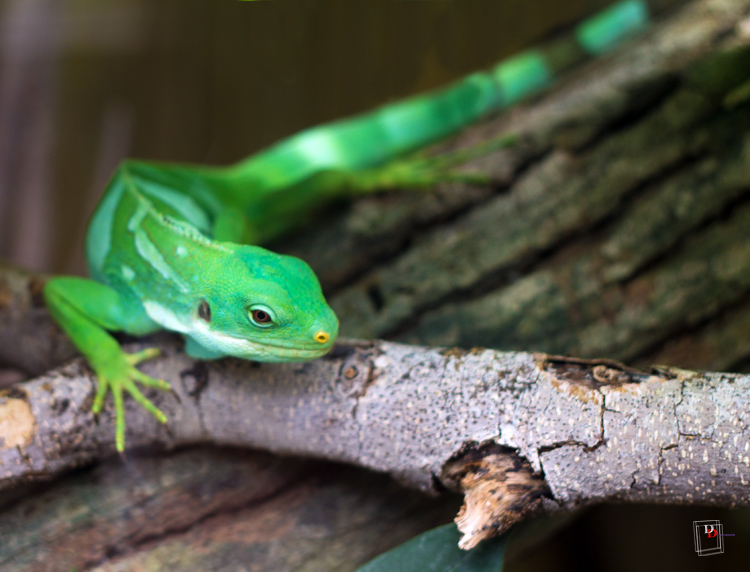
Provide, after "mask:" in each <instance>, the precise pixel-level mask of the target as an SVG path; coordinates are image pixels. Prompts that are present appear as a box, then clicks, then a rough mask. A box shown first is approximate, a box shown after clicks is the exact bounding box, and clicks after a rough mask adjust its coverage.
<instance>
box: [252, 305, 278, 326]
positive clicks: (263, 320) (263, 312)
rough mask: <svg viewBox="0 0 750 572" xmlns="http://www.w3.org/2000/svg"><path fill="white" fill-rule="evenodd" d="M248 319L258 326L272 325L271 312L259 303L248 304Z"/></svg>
mask: <svg viewBox="0 0 750 572" xmlns="http://www.w3.org/2000/svg"><path fill="white" fill-rule="evenodd" d="M250 321H251V322H252V323H253V324H255V325H256V326H258V327H259V328H268V327H270V326H273V321H274V320H273V312H272V311H271V309H270V308H268V307H266V306H262V305H260V304H257V305H255V306H250Z"/></svg>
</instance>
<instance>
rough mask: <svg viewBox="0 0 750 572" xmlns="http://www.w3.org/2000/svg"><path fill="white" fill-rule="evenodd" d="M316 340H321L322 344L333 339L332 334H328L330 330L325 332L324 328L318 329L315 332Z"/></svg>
mask: <svg viewBox="0 0 750 572" xmlns="http://www.w3.org/2000/svg"><path fill="white" fill-rule="evenodd" d="M314 337H315V341H316V342H320V343H321V344H324V343H326V342H327V341H328V340H330V339H331V336H330V335H329V334H328V332H324V331H323V330H318V331H317V332H316V333H315V336H314Z"/></svg>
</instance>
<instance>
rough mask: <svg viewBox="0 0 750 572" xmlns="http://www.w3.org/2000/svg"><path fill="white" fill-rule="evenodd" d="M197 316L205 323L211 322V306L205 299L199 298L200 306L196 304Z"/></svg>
mask: <svg viewBox="0 0 750 572" xmlns="http://www.w3.org/2000/svg"><path fill="white" fill-rule="evenodd" d="M198 317H199V318H200V319H201V320H203V321H204V322H206V323H207V324H210V323H211V306H209V305H208V302H206V301H205V300H201V303H200V306H198Z"/></svg>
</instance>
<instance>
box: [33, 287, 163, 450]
mask: <svg viewBox="0 0 750 572" xmlns="http://www.w3.org/2000/svg"><path fill="white" fill-rule="evenodd" d="M44 298H45V300H46V302H47V307H48V308H49V311H50V314H52V316H53V317H54V318H55V320H57V322H58V324H60V326H61V327H62V328H63V330H65V332H66V333H67V334H68V336H70V338H71V339H72V340H73V343H75V345H76V347H77V348H78V349H79V350H80V351H81V353H82V354H83V355H84V356H85V357H86V359H87V360H88V362H89V364H90V365H91V367H92V368H93V369H94V371H95V372H96V376H97V392H96V397H95V398H94V403H93V405H92V407H91V410H92V412H93V413H95V414H97V413H99V412H100V411H101V410H102V408H103V406H104V398H105V397H106V395H107V393H108V392H109V391H111V392H112V398H113V401H114V405H115V447H116V448H117V451H119V452H123V451H124V450H125V407H124V405H123V390H124V391H127V392H128V393H129V394H130V395H132V396H133V398H134V399H135V400H136V401H137V402H138V403H140V404H141V405H142V406H143V407H144V408H145V409H146V410H147V411H149V412H150V413H151V414H152V415H154V417H156V419H158V420H159V422H161V423H166V422H167V417H166V415H164V413H162V412H161V411H160V410H159V409H158V408H157V407H156V406H155V405H154V404H153V403H151V402H150V401H149V400H148V399H147V398H146V397H145V396H144V395H143V394H142V393H141V391H140V390H139V389H138V387H137V386H136V383H140V384H141V385H143V386H145V387H155V388H157V389H162V390H169V389H170V386H169V383H167V382H166V381H164V380H161V379H154V378H152V377H149V376H148V375H146V374H144V373H143V372H141V371H139V370H138V369H137V368H136V367H135V366H136V365H137V364H139V363H140V362H142V361H144V360H147V359H152V358H154V357H156V356H158V355H159V350H158V349H156V348H149V349H145V350H143V351H140V352H137V353H134V354H129V353H126V352H125V351H123V349H122V348H121V347H120V344H119V343H118V342H117V340H115V339H114V338H113V337H112V336H111V335H110V334H109V333H108V332H107V330H110V331H125V332H128V333H131V334H145V333H149V332H151V331H155V330H156V329H158V325H157V324H155V323H154V322H152V321H151V320H150V318H149V317H148V316H147V315H146V313H145V311H143V309H142V307H137V306H139V305H138V304H137V303H135V302H132V301H129V300H127V299H125V298H124V297H123V296H121V295H120V294H119V293H118V292H117V291H115V290H114V289H113V288H111V287H109V286H106V285H104V284H100V283H98V282H94V281H93V280H87V279H84V278H73V277H59V278H53V279H51V280H50V281H49V282H47V284H46V285H45V287H44Z"/></svg>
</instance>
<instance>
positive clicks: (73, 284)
mask: <svg viewBox="0 0 750 572" xmlns="http://www.w3.org/2000/svg"><path fill="white" fill-rule="evenodd" d="M647 22H648V11H647V5H646V3H645V2H643V1H642V0H624V1H622V2H619V3H618V4H616V5H614V6H613V7H611V8H609V9H608V10H606V11H605V12H603V13H601V14H600V15H598V16H595V17H592V18H590V19H589V20H587V21H585V22H584V23H583V24H581V25H580V26H579V27H578V28H577V29H576V34H575V37H574V39H573V40H570V39H564V40H559V41H557V42H555V43H552V44H550V45H548V46H547V47H545V48H543V49H539V50H533V51H528V52H524V53H522V54H520V55H518V56H515V57H513V58H510V59H509V60H506V61H504V62H501V64H499V65H498V66H496V67H495V68H494V69H493V70H491V71H489V72H485V73H475V74H472V75H470V76H468V77H467V78H465V79H463V80H461V81H459V82H457V83H455V84H453V85H452V86H449V87H448V88H445V89H444V90H442V91H439V92H437V93H434V94H428V95H426V96H418V97H414V98H411V99H407V100H406V101H403V102H400V103H396V104H394V105H390V106H386V107H384V108H382V109H380V110H377V111H375V112H373V113H370V114H366V115H363V116H358V117H354V118H352V119H347V120H342V121H338V122H335V123H332V124H330V125H325V126H322V127H316V128H312V129H309V130H307V131H304V132H302V133H300V134H298V135H295V136H293V137H291V138H289V139H287V140H285V141H282V142H280V143H278V144H276V145H275V146H273V147H270V148H269V149H267V150H266V151H263V152H261V153H258V154H256V155H254V156H252V157H250V158H249V159H247V160H245V161H243V162H240V163H238V164H237V165H234V166H230V167H227V168H208V167H197V166H190V165H177V164H157V163H147V162H141V161H130V160H129V161H125V162H124V163H123V164H122V165H121V166H120V167H119V168H118V170H117V171H116V173H115V174H114V176H113V178H112V180H111V181H110V183H109V185H108V187H107V189H106V191H105V194H104V196H103V198H102V200H101V202H100V203H99V206H98V207H97V209H96V212H95V213H94V215H93V217H92V219H91V222H90V224H89V227H88V231H87V236H86V259H87V263H88V267H89V272H90V274H91V279H84V278H76V277H57V278H53V279H51V280H50V281H49V282H47V284H46V286H45V289H44V296H45V299H46V301H47V305H48V307H49V310H50V312H51V314H52V316H53V317H54V318H55V319H56V320H57V322H58V323H59V324H60V325H61V326H62V328H63V329H64V330H65V332H66V333H67V334H68V335H69V336H70V338H71V339H72V340H73V342H74V343H75V345H76V346H77V347H78V349H79V350H80V351H81V353H83V355H84V356H85V357H86V358H87V360H88V362H89V363H90V364H91V366H92V368H93V369H94V371H95V373H96V375H97V378H98V388H97V392H96V396H95V399H94V403H93V406H92V411H93V412H94V413H99V412H100V411H101V410H102V407H103V406H104V399H105V397H106V395H107V393H108V392H109V391H111V392H112V395H113V400H114V405H115V418H116V421H115V427H116V431H115V433H116V438H115V444H116V448H117V450H118V451H123V450H124V448H125V414H124V407H123V391H126V392H128V393H129V394H130V395H131V396H132V397H133V398H134V399H135V400H136V401H137V402H138V403H140V404H141V405H142V406H143V407H145V408H146V409H147V410H148V411H150V412H151V413H152V414H153V415H154V416H155V417H156V418H157V419H158V420H159V421H161V422H162V423H165V422H166V421H167V419H166V416H165V415H164V414H163V413H162V412H161V411H160V410H159V409H157V408H156V406H154V405H153V404H152V403H151V402H150V401H149V400H148V399H147V398H146V397H145V396H144V395H143V394H142V393H141V391H140V390H139V389H138V387H137V385H136V384H137V383H139V384H141V385H143V386H145V387H153V388H157V389H164V390H166V389H169V384H168V383H167V382H166V381H164V380H159V379H154V378H151V377H149V376H147V375H145V374H144V373H142V372H141V371H139V370H138V369H137V368H136V365H137V364H138V363H140V362H142V361H143V360H147V359H150V358H153V357H154V356H156V355H157V354H158V351H157V350H155V349H148V350H144V351H141V352H139V353H135V354H128V353H126V352H124V351H123V350H122V348H121V347H120V345H119V343H118V342H117V341H116V340H115V339H114V338H113V337H112V336H111V335H110V334H109V333H108V332H110V331H111V332H126V333H128V334H133V335H144V334H147V333H151V332H154V331H156V330H160V329H167V330H171V331H175V332H179V333H180V334H182V335H183V336H184V338H185V342H186V344H185V350H186V352H187V353H188V354H190V355H191V356H193V357H196V358H201V359H214V358H219V357H222V356H236V357H240V358H244V359H250V360H256V361H266V362H280V361H282V362H283V361H298V360H309V359H314V358H317V357H319V356H322V355H324V354H325V353H326V352H328V351H329V350H330V349H331V347H332V345H333V343H334V342H335V340H336V336H337V334H338V320H337V318H336V316H335V315H334V313H333V311H332V310H331V308H330V307H329V306H328V304H327V303H326V301H325V298H324V297H323V293H322V291H321V287H320V284H319V283H318V280H317V278H316V276H315V274H314V273H313V271H312V270H311V269H310V267H309V266H308V265H307V264H306V263H305V262H303V261H301V260H299V259H297V258H293V257H290V256H284V255H280V254H275V253H273V252H270V251H268V250H265V249H263V248H261V247H259V246H249V245H250V244H258V243H263V242H265V241H267V240H268V239H270V238H272V237H274V236H276V235H278V234H281V233H283V232H285V231H287V230H289V229H290V228H293V227H294V226H295V225H297V224H298V223H299V222H300V221H301V220H302V219H303V218H305V217H306V216H307V215H308V213H309V212H310V211H311V209H314V208H315V207H317V206H319V205H320V204H322V203H324V202H326V201H328V200H330V199H332V198H334V197H340V196H342V195H353V194H356V193H361V192H367V191H370V190H373V189H377V188H384V187H401V188H403V187H408V186H415V185H424V184H429V183H431V182H434V181H436V180H438V179H441V178H450V177H454V176H456V175H453V174H452V173H451V172H450V171H449V170H446V169H445V166H446V165H450V164H451V161H450V160H448V161H447V162H443V163H441V162H440V159H436V160H431V159H426V160H424V159H422V160H420V159H406V160H402V161H397V162H395V163H394V162H392V160H393V159H394V158H397V157H399V156H402V155H404V154H406V153H409V152H411V151H414V150H416V149H418V148H420V147H423V146H425V145H427V144H429V143H432V142H434V141H436V140H439V139H441V138H443V137H445V136H447V135H450V134H451V133H454V132H456V131H457V130H459V129H460V128H462V127H463V126H465V125H467V124H469V123H471V122H473V121H475V120H477V119H478V118H480V117H482V116H483V115H486V114H487V113H489V112H492V111H496V110H498V109H502V108H505V107H508V106H510V105H512V104H514V103H515V102H517V101H518V100H520V99H521V98H523V97H525V96H526V95H528V94H530V93H533V92H535V91H537V90H539V89H541V88H543V87H546V86H547V85H549V84H550V83H551V81H552V78H553V76H554V75H555V73H557V72H559V71H560V70H562V69H564V68H566V67H569V66H570V65H572V64H574V63H576V62H578V61H580V60H581V59H582V58H583V57H585V56H586V54H598V53H602V52H605V51H607V50H609V49H610V48H612V47H614V46H615V45H617V44H618V43H620V42H621V41H622V40H623V39H625V38H627V37H629V36H631V35H632V34H633V33H635V32H638V31H640V30H641V29H643V28H644V26H645V25H646V24H647ZM553 53H554V54H556V56H555V57H554V58H552V57H550V54H553ZM459 177H460V175H459Z"/></svg>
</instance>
